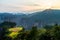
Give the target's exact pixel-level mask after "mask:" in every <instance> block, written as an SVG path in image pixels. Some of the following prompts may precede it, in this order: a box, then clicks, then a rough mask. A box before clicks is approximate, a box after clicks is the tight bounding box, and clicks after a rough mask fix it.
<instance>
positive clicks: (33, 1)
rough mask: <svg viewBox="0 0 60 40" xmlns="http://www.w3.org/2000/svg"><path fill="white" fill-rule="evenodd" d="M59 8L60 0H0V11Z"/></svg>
mask: <svg viewBox="0 0 60 40" xmlns="http://www.w3.org/2000/svg"><path fill="white" fill-rule="evenodd" d="M45 9H60V0H0V12H30V11H37V10H45Z"/></svg>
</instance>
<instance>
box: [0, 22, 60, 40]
mask: <svg viewBox="0 0 60 40" xmlns="http://www.w3.org/2000/svg"><path fill="white" fill-rule="evenodd" d="M15 25H16V24H15V23H13V22H3V23H1V24H0V40H60V25H58V24H55V25H45V26H44V27H42V28H37V26H32V28H31V29H30V30H25V28H24V27H23V29H22V31H20V32H19V33H18V35H17V36H16V37H15V38H12V37H10V36H6V35H7V34H9V33H10V32H9V31H8V30H7V29H9V28H14V26H15Z"/></svg>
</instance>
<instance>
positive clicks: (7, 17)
mask: <svg viewBox="0 0 60 40" xmlns="http://www.w3.org/2000/svg"><path fill="white" fill-rule="evenodd" d="M3 21H11V22H16V24H17V25H22V26H24V27H25V28H31V26H32V25H35V24H36V25H37V26H38V27H40V26H41V25H46V24H54V23H58V24H60V10H51V9H47V10H44V11H42V12H35V13H32V14H28V15H26V14H23V13H17V14H14V13H0V22H3Z"/></svg>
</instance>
